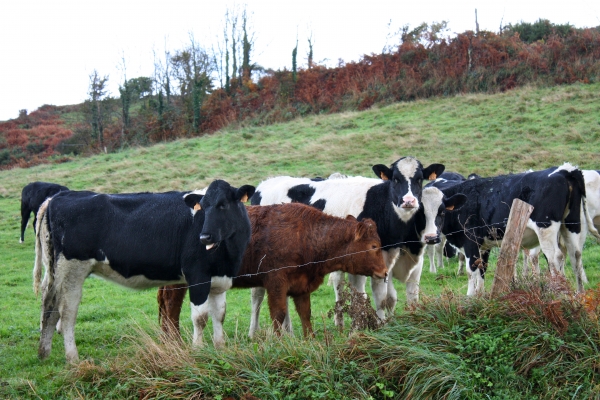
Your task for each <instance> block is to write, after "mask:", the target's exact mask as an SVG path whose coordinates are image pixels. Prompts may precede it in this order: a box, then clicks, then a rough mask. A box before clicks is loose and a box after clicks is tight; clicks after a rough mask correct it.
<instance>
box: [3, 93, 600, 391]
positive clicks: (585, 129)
mask: <svg viewBox="0 0 600 400" xmlns="http://www.w3.org/2000/svg"><path fill="white" fill-rule="evenodd" d="M598 110H600V84H592V85H582V84H577V85H572V86H558V87H553V88H545V89H533V88H525V89H519V90H515V91H510V92H505V93H502V94H498V95H465V96H457V97H452V98H442V99H430V100H422V101H415V102H409V103H397V104H394V105H390V106H387V107H382V108H377V107H375V108H373V109H370V110H368V111H362V112H347V113H342V114H336V115H327V116H311V117H307V118H303V119H297V120H294V121H291V122H289V123H285V124H275V125H269V126H239V127H235V128H229V129H227V130H223V131H219V132H217V133H216V134H213V135H209V136H204V137H200V138H195V139H189V140H178V141H175V142H170V143H166V144H160V145H156V146H153V147H147V148H138V149H132V150H127V151H123V152H120V153H112V154H99V155H96V156H93V157H89V158H78V157H74V158H72V159H70V161H68V162H64V163H61V164H52V165H39V166H36V167H33V168H29V169H18V168H17V169H12V170H6V171H0V268H2V273H1V274H0V283H2V286H3V294H2V296H0V310H1V312H2V315H3V318H2V320H3V322H2V323H1V324H0V397H21V398H23V397H31V398H35V397H37V396H40V397H42V398H55V397H67V398H71V397H79V396H80V395H81V396H84V397H94V396H96V397H98V398H109V397H115V398H119V397H122V396H123V395H124V393H126V394H127V395H129V396H133V397H137V396H136V394H135V393H137V394H139V396H140V397H143V396H142V392H136V391H137V390H138V388H137V387H136V386H135V385H134V384H132V385H133V386H132V387H127V385H125V386H123V383H122V382H121V381H118V380H116V378H114V377H111V373H114V372H115V371H116V370H115V369H114V368H116V367H114V366H113V365H112V364H111V362H112V360H114V358H115V357H121V358H123V357H124V358H127V357H131V356H132V354H136V353H135V352H136V351H139V348H138V347H136V346H134V345H132V344H131V343H132V342H133V343H136V342H139V341H137V338H138V337H139V336H140V333H139V331H138V329H141V330H143V331H147V332H150V333H149V335H150V336H151V337H154V336H153V335H154V334H155V332H154V331H153V329H154V328H155V327H156V310H157V307H156V300H155V295H156V291H154V290H149V291H144V292H131V291H128V290H124V289H122V288H119V287H116V286H115V285H112V284H109V283H106V282H103V281H101V280H99V279H88V280H87V282H86V284H85V288H84V292H83V300H82V304H81V307H80V311H79V316H78V321H77V325H76V331H77V333H76V338H77V341H78V347H79V352H80V356H81V357H82V359H86V358H87V359H88V360H89V362H88V363H86V364H85V365H87V368H88V369H87V370H86V368H84V367H79V368H78V369H76V370H75V371H74V372H71V373H69V374H65V373H64V371H65V365H64V350H63V346H62V338H61V337H60V336H58V335H56V336H55V339H54V349H53V352H52V354H51V356H50V358H49V359H48V360H46V361H44V362H40V361H39V360H38V359H37V345H38V340H39V333H38V328H39V311H40V300H39V299H36V298H35V296H34V294H33V291H32V278H31V271H32V266H33V259H34V246H33V231H32V229H31V227H30V228H29V229H28V231H27V232H26V235H25V243H24V244H19V242H18V237H19V226H20V212H19V198H20V190H21V189H22V187H23V186H24V185H26V184H27V183H29V182H32V181H35V180H41V181H48V182H55V183H60V184H63V185H66V186H68V187H70V188H71V189H78V190H81V189H89V190H95V191H100V192H112V193H117V192H136V191H166V190H191V189H196V188H201V187H204V186H206V185H207V184H208V183H209V182H211V181H212V180H213V179H216V178H221V179H225V180H227V181H229V182H230V183H232V184H234V185H241V184H253V185H257V184H258V183H259V182H260V181H261V180H263V179H265V178H267V177H269V176H275V175H282V174H286V175H294V176H327V175H329V174H330V173H332V172H334V171H340V172H343V173H346V174H352V175H364V176H372V171H371V166H372V165H373V164H378V163H383V164H390V163H392V162H393V161H394V160H396V159H397V158H398V157H400V156H404V155H413V156H416V157H417V158H419V159H420V160H421V161H422V162H423V164H425V165H428V164H429V163H433V162H441V163H444V164H445V165H446V169H447V170H450V171H456V172H460V173H463V174H465V175H466V174H469V173H471V172H476V173H478V174H480V175H483V176H490V175H496V174H502V173H511V172H520V171H524V170H527V169H529V168H533V169H543V168H546V167H549V166H553V165H558V164H562V163H563V162H567V161H568V162H571V163H573V164H576V165H578V166H580V167H581V168H585V169H600V114H599V113H598ZM494 263H495V261H493V262H492V264H494ZM425 264H426V266H427V260H426V261H425ZM599 264H600V246H598V245H597V244H596V243H595V242H593V241H592V240H589V239H588V243H587V244H586V250H585V252H584V267H585V268H586V272H587V275H588V278H589V279H590V283H589V285H588V286H587V287H589V288H593V287H596V286H597V285H598V283H599V282H600V265H599ZM455 266H456V264H455V261H454V262H452V263H451V264H450V266H449V267H447V268H445V269H444V270H443V271H442V272H441V274H440V275H438V276H434V275H432V274H429V272H428V268H427V267H425V268H426V271H425V272H424V273H423V278H422V292H423V294H424V296H425V297H427V296H433V297H437V296H439V295H440V293H442V292H444V291H445V290H451V291H452V292H453V293H455V294H456V296H459V295H463V294H464V293H466V283H467V282H466V277H457V276H456V275H455ZM491 272H492V273H491V274H489V277H491V276H493V267H492V268H491ZM491 280H492V279H490V278H488V279H487V284H488V285H490V284H491ZM397 288H398V292H399V297H400V304H399V306H398V308H397V313H398V314H403V302H404V287H403V285H401V284H397ZM249 297H250V295H249V292H248V291H232V292H230V293H229V294H228V299H229V307H228V313H227V319H226V323H225V329H226V331H227V333H228V335H229V338H230V343H231V342H233V343H236V344H235V345H233V344H232V348H231V349H229V350H228V353H227V354H228V356H231V355H232V353H231V352H232V351H234V350H235V351H239V352H240V353H243V354H246V355H248V354H250V353H252V349H254V352H256V349H257V344H256V343H253V342H250V341H248V340H247V339H246V338H245V334H246V331H247V327H248V317H247V316H248V315H249ZM457 298H462V296H459V297H457ZM465 301H466V300H465ZM332 307H333V294H332V289H331V288H330V287H327V286H323V287H322V288H320V289H319V291H318V292H317V293H316V295H315V296H314V297H313V318H314V320H315V321H314V322H315V327H316V328H317V329H319V325H321V327H320V329H319V332H318V334H317V339H316V340H317V342H316V343H313V342H310V341H309V343H310V345H305V344H300V342H301V341H300V339H289V342H288V341H287V340H288V339H285V340H284V341H283V342H282V343H277V342H275V343H274V342H272V340H273V339H269V338H268V337H267V338H266V339H264V340H265V341H264V342H260V343H259V344H260V346H261V351H265V352H266V353H265V354H267V353H268V354H274V353H270V352H268V351H267V350H266V349H265V348H266V347H268V348H269V349H271V350H269V351H280V352H282V353H284V352H285V351H287V350H285V349H288V350H289V349H293V348H297V347H304V346H307V348H313V347H314V348H315V349H316V350H315V351H321V350H323V348H325V349H328V347H327V346H324V345H323V343H324V339H325V338H329V339H331V340H333V341H334V343H338V344H340V343H342V344H343V343H345V341H346V339H347V334H348V332H347V331H346V332H344V333H341V334H338V333H336V331H335V329H334V327H333V323H332V320H331V319H329V318H327V316H326V314H327V311H328V310H329V309H331V308H332ZM182 314H183V315H182V322H183V325H184V327H186V328H187V329H189V328H190V327H191V322H190V321H189V309H188V307H184V310H183V313H182ZM294 317H295V316H294ZM261 318H262V325H263V327H264V326H269V324H270V322H269V321H268V316H267V313H266V312H264V311H263V314H262V316H261ZM295 322H296V324H295V326H296V328H299V322H298V320H297V319H296V321H295ZM138 327H140V328H138ZM207 331H210V330H208V329H207ZM328 335H332V338H330V337H329V336H328ZM296 336H297V337H299V336H300V331H299V330H298V331H297V333H296ZM128 337H129V338H134V339H133V341H130V340H128V339H127V338H128ZM188 337H189V335H188ZM206 338H207V339H208V338H209V334H208V333H207V334H206ZM329 339H328V340H329ZM208 340H209V339H208ZM144 343H146V342H144ZM302 343H305V342H302ZM278 346H279V347H278ZM209 347H211V346H209ZM274 349H280V350H274ZM318 349H321V350H318ZM205 351H206V354H207V355H208V357H213V356H214V357H219V355H218V353H216V352H215V351H214V350H212V349H205ZM290 351H291V350H290ZM303 351H308V350H306V349H304V350H303ZM323 351H325V352H327V351H331V350H323ZM334 353H335V351H334ZM198 354H202V352H199V353H198ZM286 354H287V353H286ZM315 354H316V353H315ZM319 354H320V353H319ZM327 354H328V357H329V356H331V357H334V356H335V354H330V353H327ZM313 355H314V354H313ZM300 356H302V357H310V355H309V354H308V353H307V354H304V353H302V354H296V357H300ZM211 360H214V358H211ZM211 362H212V361H211ZM273 362H275V361H273ZM335 364H336V362H334V361H332V365H335ZM211 365H212V364H211ZM338 367H340V366H339V365H338V366H337V367H336V368H338ZM111 368H112V369H111ZM340 368H341V367H340ZM117 369H118V368H117ZM221 369H222V368H221ZM225 369H226V368H225ZM98 371H104V372H102V373H101V372H98ZM109 372H110V373H109ZM121 372H123V371H121ZM123 374H124V375H125V376H127V375H126V373H125V372H123ZM134 375H135V374H134ZM138 378H139V376H138ZM130 379H133V378H130ZM246 379H247V380H248V382H250V381H251V379H250V378H248V377H247V378H246ZM315 379H316V378H315ZM382 379H383V378H382ZM377 382H380V383H381V382H384V383H381V384H382V385H383V387H379V386H378V385H376V383H377ZM377 382H373V383H372V384H371V386H369V387H371V389H372V390H371V389H369V390H367V389H365V390H366V391H365V393H364V397H365V398H366V397H368V395H374V396H375V397H380V398H384V397H386V394H385V391H386V390H388V389H387V388H388V386H389V385H390V384H389V383H386V382H387V381H385V379H383V380H381V381H377ZM483 383H484V384H487V382H483ZM596 383H597V382H596ZM145 384H147V383H145ZM249 385H250V384H249ZM373 385H374V386H373ZM250 387H252V386H251V385H250ZM344 387H345V386H344ZM373 388H374V389H373ZM280 389H281V388H280ZM98 390H99V392H98ZM139 390H141V389H139ZM278 390H279V389H278ZM390 390H391V389H390ZM249 392H251V391H250V390H249ZM132 393H134V394H132ZM282 393H284V392H282ZM317 394H318V393H316V392H315V397H316V396H317ZM463 394H464V393H463ZM348 395H349V396H350V394H348ZM166 396H167V397H169V394H166ZM171 396H174V394H173V393H171ZM307 396H308V395H307ZM275 397H277V396H275ZM459 397H460V396H459Z"/></svg>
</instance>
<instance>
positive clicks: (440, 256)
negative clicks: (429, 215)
mask: <svg viewBox="0 0 600 400" xmlns="http://www.w3.org/2000/svg"><path fill="white" fill-rule="evenodd" d="M445 245H446V236H444V235H442V241H441V242H440V243H438V244H437V245H435V250H436V253H437V254H436V255H437V267H438V269H444V246H445Z"/></svg>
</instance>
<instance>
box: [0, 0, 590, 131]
mask: <svg viewBox="0 0 600 400" xmlns="http://www.w3.org/2000/svg"><path fill="white" fill-rule="evenodd" d="M492 3H493V4H492ZM243 4H244V3H243V2H240V1H238V2H237V5H238V6H241V5H243ZM246 4H247V10H248V11H249V12H251V13H252V20H253V25H254V31H255V33H256V37H255V45H256V46H255V52H254V61H255V62H256V63H258V64H259V65H262V66H263V67H266V68H273V69H279V68H283V67H287V68H288V69H290V67H291V59H292V56H291V54H292V50H293V48H294V46H295V43H296V37H298V40H299V44H298V63H299V64H301V65H306V54H307V52H308V45H307V41H306V39H307V37H308V34H309V32H312V36H313V43H314V46H313V48H314V55H315V60H316V61H323V60H326V61H325V63H326V64H327V65H329V66H333V65H336V64H337V61H338V59H343V60H344V61H356V60H358V59H359V58H360V57H361V56H362V55H363V54H370V53H380V52H381V49H382V48H383V47H384V45H385V44H386V36H387V35H388V34H389V33H391V32H395V31H397V30H398V29H399V28H400V27H401V26H404V25H406V24H409V25H410V26H412V27H414V26H417V25H419V24H420V23H421V22H427V23H431V22H434V21H436V22H439V21H442V20H445V21H448V23H449V28H450V31H449V34H450V35H452V34H453V33H457V32H464V31H465V30H468V29H470V30H474V29H475V15H474V14H475V9H476V8H477V9H478V20H479V26H480V29H482V30H483V29H485V30H491V31H495V32H496V31H498V28H499V26H500V23H501V21H502V22H503V24H504V25H506V24H508V23H516V22H519V21H526V22H535V21H536V20H537V19H538V18H546V19H549V20H550V21H551V22H553V23H567V22H568V23H571V24H572V25H575V26H576V27H579V28H581V27H593V26H598V25H600V2H598V1H588V0H571V1H551V2H540V1H533V0H519V1H517V0H504V1H503V0H497V1H494V2H491V1H485V2H481V1H471V0H469V1H458V2H457V1H447V0H446V1H439V0H429V1H418V0H417V1H415V0H412V1H400V0H396V1H391V0H388V1H383V0H369V1H354V2H353V1H332V0H302V1H294V2H292V1H286V0H278V1H274V0H267V1H248V2H247V3H246ZM233 5H234V3H233V2H231V1H222V2H220V1H214V0H213V1H207V0H196V1H191V0H169V1H157V0H147V1H143V2H142V1H128V0H105V1H102V2H91V1H85V0H61V1H56V0H3V1H2V2H0V15H2V23H1V24H0V55H1V56H0V60H1V63H0V120H7V119H10V118H16V117H17V116H18V111H19V110H20V109H27V110H28V111H29V112H31V111H33V110H35V109H36V108H38V107H39V106H41V105H43V104H53V105H66V104H75V103H81V102H83V101H84V100H85V98H86V97H87V90H88V86H89V75H90V73H91V72H92V71H93V70H94V69H96V70H97V71H98V72H99V74H100V75H102V76H104V75H108V76H109V83H110V86H109V89H110V92H111V94H112V95H113V96H117V95H118V89H117V88H118V84H119V83H120V82H122V79H123V73H122V68H120V65H122V61H121V60H122V59H123V58H124V59H125V64H126V67H127V78H134V77H138V76H152V72H153V67H154V62H153V58H154V56H153V53H154V52H155V53H157V54H162V53H163V52H164V50H165V47H166V49H168V50H171V51H174V50H178V49H182V48H183V47H185V46H186V45H187V44H189V37H190V33H192V34H193V36H194V38H195V40H196V41H197V42H200V43H201V44H205V46H207V47H209V46H210V45H212V44H213V43H215V42H216V36H217V34H218V33H220V32H221V31H222V27H223V19H224V15H225V10H226V8H227V7H228V6H229V7H230V8H231V7H232V6H233ZM390 21H391V23H390Z"/></svg>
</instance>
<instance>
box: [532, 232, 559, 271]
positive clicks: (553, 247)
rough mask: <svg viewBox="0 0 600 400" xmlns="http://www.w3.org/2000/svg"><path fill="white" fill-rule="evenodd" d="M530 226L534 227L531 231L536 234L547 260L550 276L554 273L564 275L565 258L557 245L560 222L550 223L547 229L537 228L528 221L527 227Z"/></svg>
mask: <svg viewBox="0 0 600 400" xmlns="http://www.w3.org/2000/svg"><path fill="white" fill-rule="evenodd" d="M530 225H533V226H534V229H533V230H534V231H535V232H536V234H537V237H538V241H539V242H540V247H541V249H542V251H543V252H544V255H545V256H546V258H547V259H548V269H549V270H550V273H551V274H552V275H554V274H556V273H560V274H563V275H564V273H565V270H564V264H565V257H564V255H563V252H562V251H561V250H560V247H559V245H558V236H559V233H560V225H561V224H560V222H557V221H554V222H551V223H550V226H548V227H547V228H537V226H535V223H532V222H531V221H529V222H528V224H527V226H528V227H530ZM535 228H537V229H535Z"/></svg>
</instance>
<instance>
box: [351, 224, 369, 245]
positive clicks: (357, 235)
mask: <svg viewBox="0 0 600 400" xmlns="http://www.w3.org/2000/svg"><path fill="white" fill-rule="evenodd" d="M365 233H367V224H365V223H364V222H359V223H358V224H356V229H355V230H354V241H355V242H357V241H359V240H360V239H362V237H363V236H364V235H365Z"/></svg>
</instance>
